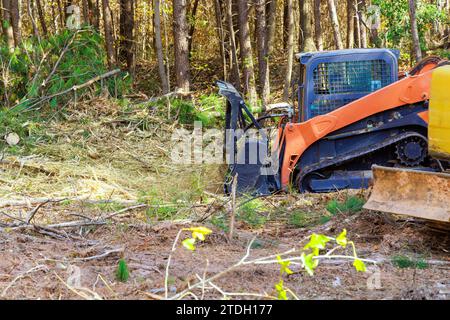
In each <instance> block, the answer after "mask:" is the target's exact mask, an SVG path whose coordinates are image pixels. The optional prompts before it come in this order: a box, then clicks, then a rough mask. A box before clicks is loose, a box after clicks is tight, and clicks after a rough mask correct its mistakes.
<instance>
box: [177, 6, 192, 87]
mask: <svg viewBox="0 0 450 320" xmlns="http://www.w3.org/2000/svg"><path fill="white" fill-rule="evenodd" d="M186 7H187V5H186V0H174V1H173V38H174V49H175V78H176V84H177V87H178V89H179V90H181V91H183V92H189V91H190V81H191V79H190V67H189V41H188V37H189V28H188V24H187V15H186V10H187V9H186Z"/></svg>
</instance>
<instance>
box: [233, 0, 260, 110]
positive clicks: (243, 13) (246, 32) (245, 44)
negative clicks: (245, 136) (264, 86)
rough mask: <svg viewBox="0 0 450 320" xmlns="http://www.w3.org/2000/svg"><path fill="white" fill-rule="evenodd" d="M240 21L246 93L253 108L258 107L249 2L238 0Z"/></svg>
mask: <svg viewBox="0 0 450 320" xmlns="http://www.w3.org/2000/svg"><path fill="white" fill-rule="evenodd" d="M237 7H238V20H239V41H240V55H241V63H242V65H243V67H242V69H243V76H244V93H245V94H246V95H247V98H248V101H249V102H250V104H251V105H252V106H255V105H256V99H257V97H256V88H255V72H254V68H253V52H252V43H251V40H250V28H249V24H248V9H249V8H248V2H247V0H237Z"/></svg>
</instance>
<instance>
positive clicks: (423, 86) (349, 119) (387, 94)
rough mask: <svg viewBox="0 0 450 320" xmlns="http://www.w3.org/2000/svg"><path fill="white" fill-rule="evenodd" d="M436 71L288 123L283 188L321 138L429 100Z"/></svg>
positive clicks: (424, 116)
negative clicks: (369, 118)
mask: <svg viewBox="0 0 450 320" xmlns="http://www.w3.org/2000/svg"><path fill="white" fill-rule="evenodd" d="M432 73H433V70H429V69H428V70H422V72H420V73H418V74H416V75H414V76H409V77H405V78H403V79H401V80H399V81H397V82H395V83H392V84H391V85H389V86H386V87H384V88H382V89H380V90H378V91H376V92H374V93H371V94H369V95H367V96H364V97H363V98H361V99H358V100H355V101H353V102H351V103H349V104H347V105H346V106H343V107H341V108H339V109H336V110H334V111H332V112H330V113H328V114H325V115H321V116H317V117H314V118H312V119H310V120H308V121H305V122H301V123H287V124H286V127H285V129H284V130H283V131H282V134H281V137H280V139H279V141H280V145H281V142H284V143H285V148H284V156H283V157H282V159H283V163H282V164H281V165H282V167H281V186H282V188H284V189H285V188H286V187H287V186H288V184H289V182H290V179H291V176H292V173H293V171H294V169H295V167H296V165H297V163H298V160H299V159H300V157H301V156H302V154H303V153H304V152H305V151H306V150H307V149H308V148H309V147H310V146H311V145H312V144H314V143H315V142H317V141H318V140H320V139H322V138H323V137H325V136H327V135H328V134H330V133H332V132H334V131H336V130H339V129H342V128H344V127H346V126H348V125H350V124H352V123H355V122H357V121H360V120H363V119H364V118H367V117H369V116H371V115H374V114H377V113H379V112H383V111H388V110H391V109H395V108H397V107H400V106H403V105H407V104H413V103H417V102H420V101H424V100H427V99H428V98H429V94H430V87H431V75H432ZM421 117H422V119H424V120H425V121H426V122H428V121H427V120H428V112H423V113H422V114H421ZM299 169H300V170H301V168H299Z"/></svg>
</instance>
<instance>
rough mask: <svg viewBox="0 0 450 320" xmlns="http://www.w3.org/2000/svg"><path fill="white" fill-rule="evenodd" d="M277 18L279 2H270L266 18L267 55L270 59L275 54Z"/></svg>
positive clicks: (267, 6)
mask: <svg viewBox="0 0 450 320" xmlns="http://www.w3.org/2000/svg"><path fill="white" fill-rule="evenodd" d="M276 17H277V0H268V3H267V5H266V18H267V23H266V25H267V39H266V46H267V55H268V56H269V57H270V56H271V54H272V52H273V46H274V38H275V31H276V27H277V25H276Z"/></svg>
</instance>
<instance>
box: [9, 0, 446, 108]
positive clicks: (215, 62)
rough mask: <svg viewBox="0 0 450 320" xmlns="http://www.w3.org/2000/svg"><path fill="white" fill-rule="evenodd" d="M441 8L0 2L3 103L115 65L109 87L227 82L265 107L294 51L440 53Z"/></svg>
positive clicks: (315, 1) (290, 1)
mask: <svg viewBox="0 0 450 320" xmlns="http://www.w3.org/2000/svg"><path fill="white" fill-rule="evenodd" d="M449 10H450V5H449V0H426V1H425V0H372V1H369V0H300V1H297V0H251V1H248V0H172V1H169V0H101V1H100V0H78V1H64V0H19V1H15V0H2V10H1V19H2V21H3V24H2V26H3V37H2V42H1V49H0V59H1V60H0V63H1V67H2V71H1V74H0V82H1V86H0V94H1V98H0V103H1V104H2V105H4V106H7V107H11V106H17V105H19V106H21V107H26V108H29V107H31V106H37V105H40V104H41V103H42V102H46V103H47V102H48V103H50V105H53V106H56V105H58V104H60V103H61V99H63V97H64V94H60V93H67V92H66V91H65V90H69V91H76V90H70V89H73V86H76V85H80V84H83V83H85V82H86V81H89V80H90V79H93V78H94V77H96V76H99V75H101V74H104V73H105V72H107V71H108V70H114V69H116V68H120V69H121V70H122V71H126V72H127V73H126V74H125V73H123V72H122V73H120V74H115V75H114V77H108V78H105V82H106V83H107V86H108V87H109V89H110V93H112V94H115V95H116V96H117V95H120V94H123V91H124V90H128V89H129V88H130V86H134V89H135V92H143V93H144V94H145V95H148V96H155V95H161V94H167V93H169V92H174V91H176V92H192V91H195V92H197V91H204V90H209V89H211V88H212V85H213V83H214V80H217V79H225V80H227V81H230V82H232V83H233V84H234V85H235V86H236V87H237V88H238V89H239V90H241V91H243V92H244V93H245V94H246V95H247V98H248V99H250V103H251V104H254V103H255V102H257V101H258V102H262V103H263V105H264V104H266V103H267V102H271V101H273V100H274V99H275V98H278V97H281V95H283V96H284V98H285V99H286V98H287V97H288V96H289V88H290V85H291V83H292V79H293V76H292V70H295V68H294V67H295V63H294V60H295V58H294V54H295V53H296V52H304V51H316V50H334V49H344V48H371V47H389V48H397V49H400V51H401V66H402V67H403V68H406V67H408V66H411V65H412V64H414V63H415V62H417V61H419V60H420V59H421V58H422V57H423V56H425V55H430V54H438V55H441V56H444V57H448V56H449V50H448V49H449V43H450V41H449ZM378 17H379V19H378ZM79 27H80V28H79ZM78 28H79V29H78ZM294 78H295V77H294ZM96 80H98V79H96ZM100 80H101V81H102V83H103V78H101V79H100ZM294 80H295V79H294ZM112 81H113V82H114V84H112ZM75 89H77V88H75ZM55 95H56V96H55Z"/></svg>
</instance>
